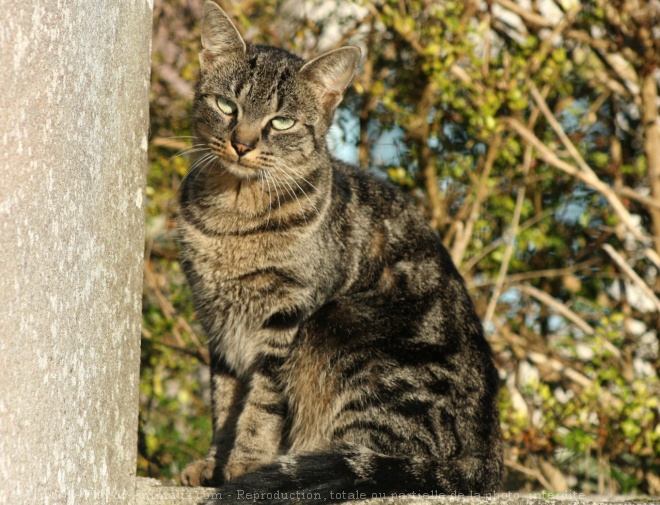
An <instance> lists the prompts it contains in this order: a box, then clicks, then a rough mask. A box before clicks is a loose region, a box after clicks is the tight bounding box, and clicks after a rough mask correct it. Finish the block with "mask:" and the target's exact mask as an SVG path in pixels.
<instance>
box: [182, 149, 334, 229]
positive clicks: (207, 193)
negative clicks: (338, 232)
mask: <svg viewBox="0 0 660 505" xmlns="http://www.w3.org/2000/svg"><path fill="white" fill-rule="evenodd" d="M331 187H332V168H331V166H330V162H329V161H328V163H327V164H326V163H323V164H322V165H320V166H319V167H318V169H315V170H311V171H310V173H309V174H308V176H307V177H306V178H302V179H298V180H294V179H291V180H287V181H279V182H278V181H276V180H275V179H274V178H273V177H272V176H271V175H269V174H267V173H261V174H257V175H256V176H255V177H252V178H244V177H238V176H236V175H233V174H231V173H230V172H228V171H227V170H225V169H223V168H221V167H213V168H212V169H206V170H202V171H200V173H198V174H195V173H190V174H188V176H187V178H186V180H185V181H184V183H183V186H182V195H181V206H182V209H183V210H184V212H187V213H188V214H190V215H192V214H194V215H196V216H197V218H198V220H200V222H203V223H204V225H205V227H206V228H208V229H209V230H212V231H213V232H217V233H221V234H222V233H240V232H241V231H248V230H251V229H256V228H264V229H265V228H267V229H278V228H282V225H283V224H286V223H293V222H297V221H301V222H308V221H311V220H316V219H317V218H318V217H319V216H321V215H323V214H325V211H326V210H327V207H328V206H329V203H330V199H331V192H332V190H331Z"/></svg>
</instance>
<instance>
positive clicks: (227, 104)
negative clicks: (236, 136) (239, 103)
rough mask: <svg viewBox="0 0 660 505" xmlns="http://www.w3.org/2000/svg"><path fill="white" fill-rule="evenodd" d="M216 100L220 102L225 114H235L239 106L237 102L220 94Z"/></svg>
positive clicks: (220, 107)
mask: <svg viewBox="0 0 660 505" xmlns="http://www.w3.org/2000/svg"><path fill="white" fill-rule="evenodd" d="M215 100H216V102H217V104H218V108H219V109H220V110H221V111H222V112H223V113H224V114H227V115H228V116H233V115H234V114H236V111H237V110H238V107H236V104H235V103H234V102H232V101H231V100H228V99H227V98H225V97H224V96H218V97H217V98H216V99H215Z"/></svg>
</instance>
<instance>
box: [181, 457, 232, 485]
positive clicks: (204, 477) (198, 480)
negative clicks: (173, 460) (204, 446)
mask: <svg viewBox="0 0 660 505" xmlns="http://www.w3.org/2000/svg"><path fill="white" fill-rule="evenodd" d="M215 469H216V464H215V459H211V458H207V459H198V460H197V461H193V462H192V463H189V464H188V465H187V466H186V467H185V468H184V469H183V472H181V484H183V485H184V486H219V485H221V484H222V479H220V478H219V476H217V475H215V474H216V472H215Z"/></svg>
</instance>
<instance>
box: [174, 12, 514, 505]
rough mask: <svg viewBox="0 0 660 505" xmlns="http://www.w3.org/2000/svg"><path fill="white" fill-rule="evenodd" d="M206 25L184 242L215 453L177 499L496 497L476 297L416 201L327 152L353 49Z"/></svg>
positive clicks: (491, 397) (492, 398) (219, 19)
mask: <svg viewBox="0 0 660 505" xmlns="http://www.w3.org/2000/svg"><path fill="white" fill-rule="evenodd" d="M201 28H202V51H201V53H200V68H201V72H200V74H201V75H200V80H199V82H198V84H197V87H196V93H195V99H194V107H193V133H194V138H195V142H196V145H198V146H201V147H199V149H201V151H200V152H201V154H199V152H198V154H197V158H196V160H195V163H194V165H193V167H192V168H191V170H190V172H189V174H188V175H187V177H186V178H185V180H184V182H183V184H182V190H181V201H180V203H181V206H180V218H179V221H180V225H179V227H180V243H181V265H182V268H183V270H184V272H185V274H186V277H187V280H188V282H189V284H190V287H191V291H192V296H193V300H194V305H195V309H196V313H197V316H198V318H199V320H200V322H201V324H202V326H203V328H204V330H205V332H206V334H207V336H208V340H209V348H210V354H211V387H212V415H213V440H212V443H211V449H210V451H209V454H208V456H207V457H206V458H204V459H202V460H199V461H195V462H192V463H190V464H189V465H188V466H187V467H186V468H185V469H184V471H183V472H182V475H181V480H182V483H183V484H184V485H190V486H196V485H209V486H210V485H213V486H221V487H220V492H221V493H222V494H224V496H225V497H229V498H231V497H232V496H233V497H234V498H236V499H240V498H241V496H242V497H243V498H245V497H246V495H245V493H259V494H258V495H257V496H259V497H260V498H263V499H264V501H267V502H269V503H288V502H290V501H295V500H298V501H300V502H303V503H307V502H309V503H314V502H316V501H318V499H320V498H322V499H324V500H325V501H328V502H332V501H341V500H342V499H346V496H347V495H346V494H345V493H346V492H355V491H356V490H357V492H359V493H365V495H364V496H368V497H371V493H388V494H389V493H413V492H415V493H437V494H445V495H450V494H452V493H463V494H468V493H480V494H483V493H488V492H495V491H496V490H497V488H498V486H499V485H500V483H501V480H502V471H503V466H502V447H501V435H500V428H499V415H498V409H497V402H496V396H497V388H498V375H497V371H496V369H495V366H494V364H493V359H492V355H491V349H490V347H489V345H488V343H487V342H486V340H485V338H484V335H483V330H482V327H481V323H480V321H479V319H478V317H477V315H476V313H475V310H474V307H473V304H472V302H471V300H470V298H469V295H468V294H467V291H466V288H465V286H464V282H463V280H462V278H461V276H460V274H459V273H458V271H457V269H456V268H455V266H454V265H453V263H452V261H451V259H450V257H449V254H448V252H447V251H446V250H445V248H444V247H443V245H442V243H441V240H440V238H439V237H438V235H437V234H436V233H435V232H434V231H432V230H431V228H430V227H429V226H428V225H427V224H426V223H425V221H424V218H423V217H422V215H421V214H420V213H419V211H418V210H417V208H416V206H415V205H414V203H413V202H412V201H410V200H409V199H408V197H406V196H404V195H403V193H401V192H400V191H399V190H398V189H397V188H395V187H394V186H392V185H390V184H389V183H388V182H385V181H382V180H379V179H378V178H376V177H374V176H372V175H370V174H369V173H367V172H366V171H362V170H359V169H357V168H355V167H352V166H349V165H347V164H345V163H342V162H340V161H338V160H336V159H334V158H333V157H332V156H331V155H330V154H329V152H328V148H327V145H326V140H325V139H326V134H327V132H328V129H329V127H330V125H331V123H332V118H333V114H334V111H335V109H336V107H337V106H338V104H339V103H340V101H341V100H342V98H343V95H344V92H345V90H346V88H347V86H348V85H349V84H350V82H351V80H352V78H353V75H354V73H355V71H356V69H357V67H358V65H359V63H360V59H361V51H360V49H359V48H357V47H353V46H347V47H342V48H339V49H336V50H332V51H329V52H327V53H324V54H322V55H321V56H319V57H317V58H315V59H313V60H311V61H307V62H306V61H304V60H303V59H301V58H299V57H297V56H295V55H293V54H291V53H289V52H286V51H284V50H282V49H279V48H275V47H269V46H261V45H253V44H250V43H246V42H245V41H244V40H243V38H242V37H241V35H240V33H239V31H238V30H237V28H236V27H235V26H234V25H233V23H232V22H231V20H230V18H229V17H228V16H227V15H226V14H225V12H224V11H222V9H220V7H218V6H217V5H216V4H215V3H213V2H212V1H210V0H208V1H207V2H206V3H205V5H204V7H203V18H202V25H201ZM241 493H243V494H242V495H241ZM250 496H251V495H250Z"/></svg>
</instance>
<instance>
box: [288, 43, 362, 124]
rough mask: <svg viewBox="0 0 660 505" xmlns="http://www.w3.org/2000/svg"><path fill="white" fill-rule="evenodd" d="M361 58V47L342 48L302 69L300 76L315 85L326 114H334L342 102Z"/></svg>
mask: <svg viewBox="0 0 660 505" xmlns="http://www.w3.org/2000/svg"><path fill="white" fill-rule="evenodd" d="M361 58H362V51H361V50H360V48H359V47H356V46H346V47H340V48H339V49H334V50H332V51H329V52H327V53H325V54H322V55H321V56H319V57H317V58H314V59H313V60H311V61H308V62H307V63H305V65H303V67H302V68H301V69H300V75H301V76H302V77H304V78H306V79H308V80H310V81H311V82H313V83H314V84H315V88H316V89H317V90H318V94H319V97H320V99H321V105H322V107H323V109H324V111H325V112H326V114H328V115H329V114H332V112H333V111H334V110H335V108H336V107H337V105H339V102H341V99H342V98H343V97H344V92H345V91H346V88H347V87H348V85H349V84H350V83H351V80H352V79H353V75H355V70H356V69H357V67H358V65H359V64H360V59H361Z"/></svg>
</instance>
